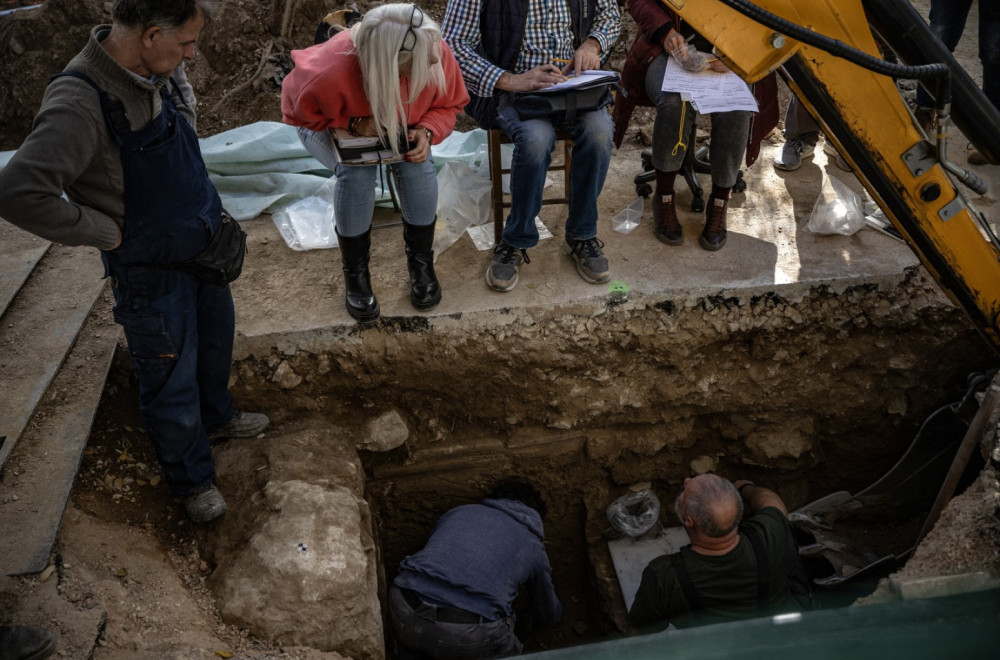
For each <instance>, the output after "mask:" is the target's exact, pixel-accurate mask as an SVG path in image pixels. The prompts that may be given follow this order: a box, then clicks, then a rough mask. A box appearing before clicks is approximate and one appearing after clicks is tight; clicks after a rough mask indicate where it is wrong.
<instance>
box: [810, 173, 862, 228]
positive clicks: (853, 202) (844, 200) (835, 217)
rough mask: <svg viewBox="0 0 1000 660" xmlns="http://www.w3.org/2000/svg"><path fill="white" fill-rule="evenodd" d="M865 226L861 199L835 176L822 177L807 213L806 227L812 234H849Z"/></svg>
mask: <svg viewBox="0 0 1000 660" xmlns="http://www.w3.org/2000/svg"><path fill="white" fill-rule="evenodd" d="M864 226H865V215H864V213H863V212H862V210H861V199H860V198H859V197H858V195H857V193H855V192H854V191H853V190H851V188H850V187H849V186H848V185H847V184H846V183H844V182H843V181H841V180H840V179H838V178H837V177H835V176H832V175H827V176H824V177H823V187H822V188H821V189H820V191H819V196H818V197H817V198H816V203H815V204H814V205H813V209H812V212H811V213H810V214H809V223H808V224H807V225H806V227H807V228H808V229H809V231H811V232H813V233H814V234H842V235H844V236H850V235H851V234H854V233H856V232H858V231H859V230H861V228H863V227H864Z"/></svg>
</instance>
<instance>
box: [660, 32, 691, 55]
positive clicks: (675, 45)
mask: <svg viewBox="0 0 1000 660" xmlns="http://www.w3.org/2000/svg"><path fill="white" fill-rule="evenodd" d="M686 45H687V42H686V41H684V37H682V36H681V33H680V32H678V31H677V30H675V29H673V28H670V31H669V32H667V36H666V37H664V38H663V49H664V50H666V51H667V52H668V53H673V52H674V51H675V50H679V49H681V48H684V47H685V46H686Z"/></svg>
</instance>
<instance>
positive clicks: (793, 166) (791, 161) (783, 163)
mask: <svg viewBox="0 0 1000 660" xmlns="http://www.w3.org/2000/svg"><path fill="white" fill-rule="evenodd" d="M815 151H816V145H815V144H809V143H808V142H806V141H805V140H803V139H801V138H794V139H792V140H788V141H787V142H785V146H783V147H782V148H781V154H780V155H779V156H778V157H777V158H775V159H774V167H775V168H777V169H779V170H784V171H786V172H791V171H793V170H797V169H799V168H800V167H802V161H803V160H804V159H806V158H811V157H812V155H813V152H815Z"/></svg>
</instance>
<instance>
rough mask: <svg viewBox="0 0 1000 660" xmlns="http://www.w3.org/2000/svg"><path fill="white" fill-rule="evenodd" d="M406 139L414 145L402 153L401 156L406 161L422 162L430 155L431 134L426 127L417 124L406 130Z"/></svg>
mask: <svg viewBox="0 0 1000 660" xmlns="http://www.w3.org/2000/svg"><path fill="white" fill-rule="evenodd" d="M406 139H407V140H409V141H410V142H411V143H415V144H416V145H417V146H415V147H414V148H413V149H411V150H410V151H407V152H406V154H404V156H403V158H404V159H405V160H406V162H408V163H422V162H424V161H425V160H427V158H428V157H430V155H431V136H430V133H429V132H428V131H427V129H426V128H424V127H423V126H417V127H416V128H411V129H410V130H408V131H407V132H406Z"/></svg>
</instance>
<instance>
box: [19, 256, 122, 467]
mask: <svg viewBox="0 0 1000 660" xmlns="http://www.w3.org/2000/svg"><path fill="white" fill-rule="evenodd" d="M103 273H104V267H103V265H102V264H101V260H100V258H99V255H98V251H97V250H96V249H94V248H79V247H74V248H70V247H65V246H58V245H53V246H52V247H51V248H49V251H48V254H47V255H46V256H45V258H44V259H42V261H41V262H39V264H38V266H37V267H36V268H35V269H34V272H33V273H32V275H31V277H29V278H28V280H27V281H26V282H25V284H24V286H23V287H21V290H20V292H19V293H18V295H17V296H16V297H15V299H14V302H13V303H11V305H10V306H9V307H8V308H7V311H6V313H5V314H4V315H3V318H2V319H0V438H5V439H4V440H3V441H2V442H0V467H2V466H3V463H4V462H5V461H6V460H7V456H9V455H10V452H11V450H12V449H13V448H14V446H16V444H17V441H18V439H19V438H20V437H21V434H22V433H23V432H24V429H25V427H26V425H27V423H28V420H29V419H30V418H31V415H32V413H33V412H34V410H35V408H36V406H38V403H39V401H41V399H42V396H43V395H44V394H45V390H46V389H47V388H48V386H49V383H50V382H51V381H52V379H53V377H55V374H56V372H57V371H58V370H59V365H61V364H62V362H63V360H64V359H65V357H66V354H67V353H68V352H69V349H70V347H71V346H72V345H73V342H74V341H75V340H76V336H77V333H78V332H79V331H80V327H81V326H82V325H83V322H84V320H85V319H86V318H87V315H88V314H89V313H90V310H91V308H92V307H93V306H94V301H95V300H97V298H98V297H99V296H100V295H101V292H102V291H103V290H104V287H105V285H106V282H105V281H104V280H103V279H101V276H102V275H103Z"/></svg>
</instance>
